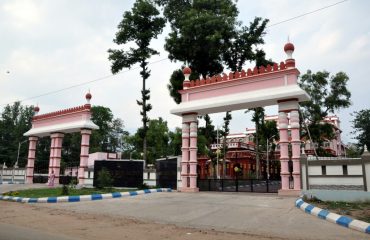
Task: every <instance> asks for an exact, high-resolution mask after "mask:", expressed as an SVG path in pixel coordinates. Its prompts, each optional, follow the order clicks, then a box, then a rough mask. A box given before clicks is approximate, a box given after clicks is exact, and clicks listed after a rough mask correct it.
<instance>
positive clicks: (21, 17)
mask: <svg viewBox="0 0 370 240" xmlns="http://www.w3.org/2000/svg"><path fill="white" fill-rule="evenodd" d="M2 10H3V12H4V13H5V14H7V15H8V16H9V21H7V22H8V23H10V24H12V25H13V26H14V27H17V28H22V29H24V28H27V27H29V26H33V25H36V24H38V23H40V22H41V21H42V20H44V19H43V15H44V12H43V9H42V6H41V5H40V4H36V2H34V1H27V0H15V1H8V2H6V3H5V4H4V5H3V6H2Z"/></svg>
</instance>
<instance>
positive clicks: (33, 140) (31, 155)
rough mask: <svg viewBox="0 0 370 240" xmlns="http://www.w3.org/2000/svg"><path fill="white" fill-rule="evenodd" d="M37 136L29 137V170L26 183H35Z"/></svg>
mask: <svg viewBox="0 0 370 240" xmlns="http://www.w3.org/2000/svg"><path fill="white" fill-rule="evenodd" d="M37 139H38V138H37V137H29V138H28V141H29V145H28V158H27V170H26V183H27V184H32V183H33V172H34V168H35V158H36V143H37Z"/></svg>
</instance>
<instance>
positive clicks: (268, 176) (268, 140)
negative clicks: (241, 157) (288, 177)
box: [266, 135, 276, 180]
mask: <svg viewBox="0 0 370 240" xmlns="http://www.w3.org/2000/svg"><path fill="white" fill-rule="evenodd" d="M275 136H276V135H273V136H272V137H270V138H268V139H267V142H266V148H267V149H266V150H267V152H266V165H267V166H266V167H267V180H270V163H269V142H270V140H271V139H272V138H274V137H275Z"/></svg>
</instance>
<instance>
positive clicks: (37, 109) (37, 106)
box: [33, 104, 40, 115]
mask: <svg viewBox="0 0 370 240" xmlns="http://www.w3.org/2000/svg"><path fill="white" fill-rule="evenodd" d="M33 111H34V112H35V115H37V114H38V113H39V112H40V108H39V104H37V105H36V107H34V108H33Z"/></svg>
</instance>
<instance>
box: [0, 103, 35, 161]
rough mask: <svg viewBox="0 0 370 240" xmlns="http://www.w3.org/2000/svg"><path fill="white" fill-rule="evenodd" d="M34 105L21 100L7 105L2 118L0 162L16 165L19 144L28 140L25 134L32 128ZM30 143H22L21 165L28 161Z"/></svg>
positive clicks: (0, 119)
mask: <svg viewBox="0 0 370 240" xmlns="http://www.w3.org/2000/svg"><path fill="white" fill-rule="evenodd" d="M33 114H34V113H33V106H23V105H21V104H20V102H15V103H14V104H13V105H6V106H5V107H4V110H3V111H2V113H1V118H0V162H1V163H4V162H5V164H6V165H7V166H8V167H9V166H11V167H12V166H14V164H15V162H16V160H17V153H18V144H19V143H22V142H24V141H26V140H27V138H26V137H24V136H23V134H24V133H25V132H27V131H28V130H29V129H30V128H31V118H32V116H33ZM27 150H28V144H26V143H24V144H21V148H20V157H19V162H18V165H19V166H24V165H25V163H26V162H27V159H26V156H27V152H28V151H27Z"/></svg>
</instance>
